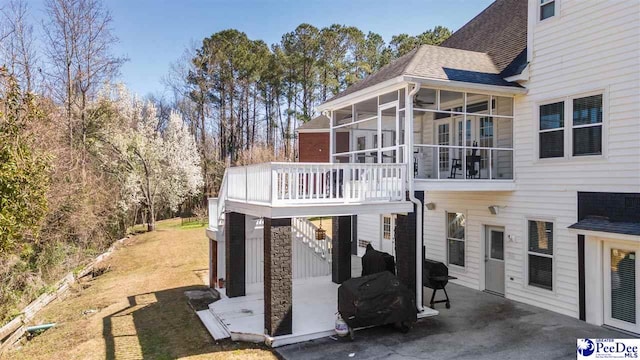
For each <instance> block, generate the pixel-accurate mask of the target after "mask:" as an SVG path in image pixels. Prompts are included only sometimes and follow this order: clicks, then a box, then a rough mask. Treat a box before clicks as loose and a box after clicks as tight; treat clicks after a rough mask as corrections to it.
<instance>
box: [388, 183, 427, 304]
mask: <svg viewBox="0 0 640 360" xmlns="http://www.w3.org/2000/svg"><path fill="white" fill-rule="evenodd" d="M415 197H416V198H418V199H419V200H420V201H422V202H423V203H424V191H416V192H415ZM407 200H408V196H407ZM423 206H424V204H423ZM422 214H423V216H424V209H423V212H422ZM416 217H417V209H416V206H415V205H414V206H413V212H411V213H408V214H398V215H396V228H395V235H396V237H395V238H396V270H397V276H398V279H400V281H401V282H402V283H403V284H404V285H406V286H407V287H408V288H409V290H411V292H413V293H414V294H415V292H416V255H417V254H416V241H420V244H423V243H424V242H423V241H422V239H419V240H418V239H416V237H417V233H416ZM420 220H421V221H420V223H421V224H423V221H422V220H423V219H420ZM421 226H423V225H421ZM423 236H424V234H423ZM421 247H422V246H421ZM421 252H422V251H421ZM419 256H422V255H419ZM420 271H422V269H420Z"/></svg>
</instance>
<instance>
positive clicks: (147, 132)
mask: <svg viewBox="0 0 640 360" xmlns="http://www.w3.org/2000/svg"><path fill="white" fill-rule="evenodd" d="M112 92H113V91H112V89H111V88H110V87H107V88H106V90H105V91H103V94H102V96H101V100H99V104H98V105H97V106H96V109H101V110H96V112H95V113H96V114H100V115H98V116H103V117H108V118H110V119H109V120H108V123H109V126H107V127H106V129H105V130H104V132H103V134H102V135H101V136H100V137H99V138H100V140H101V141H100V142H101V143H102V144H100V145H99V146H98V147H99V151H98V153H99V154H100V156H101V157H102V158H103V159H104V161H103V163H104V164H105V166H106V167H107V168H108V170H109V171H110V172H112V173H114V174H115V175H116V177H117V178H118V179H119V180H120V182H121V183H122V185H123V186H122V189H123V190H122V192H123V194H122V196H121V198H122V199H123V200H122V201H121V208H122V209H123V210H125V211H126V210H127V209H128V208H129V207H131V206H133V205H143V206H144V207H145V208H146V209H147V211H148V214H149V220H148V230H149V231H153V230H154V229H155V219H156V212H157V210H158V206H159V205H160V204H164V205H166V206H168V207H169V208H170V209H171V210H172V211H176V210H177V209H178V206H179V205H180V204H182V203H183V202H184V201H185V200H186V199H187V198H188V197H190V196H195V195H197V194H198V193H199V192H200V191H201V189H202V186H203V184H204V182H203V178H202V171H201V167H200V162H201V159H200V155H199V153H198V150H197V147H196V143H195V139H194V137H193V135H192V134H191V133H190V132H189V130H188V129H187V127H186V125H185V124H184V122H183V120H182V117H181V116H180V115H179V114H178V113H176V112H172V113H171V115H170V116H169V121H168V122H167V124H166V127H164V128H160V127H161V126H160V125H159V124H161V121H160V119H159V117H158V114H157V111H156V107H155V106H154V104H153V103H151V102H149V101H147V102H143V101H141V100H140V99H137V98H135V97H132V96H131V95H130V94H129V92H128V91H127V90H126V88H124V86H122V85H119V86H117V87H116V90H115V94H112Z"/></svg>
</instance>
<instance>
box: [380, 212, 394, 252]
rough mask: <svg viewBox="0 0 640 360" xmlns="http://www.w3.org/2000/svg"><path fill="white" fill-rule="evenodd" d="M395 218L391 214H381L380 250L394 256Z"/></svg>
mask: <svg viewBox="0 0 640 360" xmlns="http://www.w3.org/2000/svg"><path fill="white" fill-rule="evenodd" d="M395 230H396V218H395V216H394V215H393V214H388V215H382V238H381V239H380V241H381V244H380V250H381V251H383V252H386V253H388V254H391V255H393V256H396V246H395V245H396V231H395Z"/></svg>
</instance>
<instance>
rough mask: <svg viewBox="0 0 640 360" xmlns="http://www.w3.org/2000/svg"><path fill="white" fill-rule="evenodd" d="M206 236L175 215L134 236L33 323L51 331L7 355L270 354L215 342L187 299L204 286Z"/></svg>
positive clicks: (255, 356) (250, 356)
mask: <svg viewBox="0 0 640 360" xmlns="http://www.w3.org/2000/svg"><path fill="white" fill-rule="evenodd" d="M207 253H208V247H207V239H206V236H205V233H204V227H203V226H202V225H200V224H197V226H196V224H185V226H182V225H181V224H180V219H174V220H167V221H162V222H159V223H158V230H157V231H155V232H152V233H144V234H141V235H137V236H135V237H133V238H131V239H129V240H127V242H126V243H125V244H124V245H123V246H122V247H120V248H119V249H118V250H117V251H116V252H115V253H114V254H113V256H112V257H111V258H110V259H109V260H107V261H106V262H105V263H104V264H103V265H101V266H109V269H110V270H109V271H108V272H106V273H105V274H104V275H102V276H100V277H98V278H96V279H94V280H93V281H89V282H86V283H84V284H80V285H78V286H75V287H74V288H73V289H72V290H71V291H70V292H69V293H68V296H67V298H66V299H65V300H63V301H56V302H54V303H52V304H50V305H49V306H48V307H47V308H46V309H44V310H43V311H42V312H41V313H40V314H38V316H37V318H36V321H35V322H34V323H48V322H55V323H57V324H58V326H56V327H55V328H53V329H51V330H48V331H46V332H44V333H43V334H41V335H39V336H37V337H35V338H34V339H33V340H31V341H28V342H25V344H24V346H23V347H22V349H20V350H18V351H15V352H11V353H8V354H5V355H4V356H5V357H4V358H7V359H101V360H102V359H275V358H276V357H275V355H274V354H273V353H272V352H271V350H269V349H267V348H265V347H264V346H262V345H254V344H244V343H234V342H232V341H230V340H228V341H218V342H216V341H214V340H213V339H212V338H211V337H210V335H209V334H208V332H207V331H206V329H205V328H204V326H202V324H201V323H200V320H199V319H198V318H197V316H196V315H195V313H194V312H193V310H192V309H191V308H190V307H189V305H188V304H187V299H186V297H185V296H184V291H185V290H191V289H198V288H203V282H202V278H201V276H202V274H204V273H206V270H207Z"/></svg>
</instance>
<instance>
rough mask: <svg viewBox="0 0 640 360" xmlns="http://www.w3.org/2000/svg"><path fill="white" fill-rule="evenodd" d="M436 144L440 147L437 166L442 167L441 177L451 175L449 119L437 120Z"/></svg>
mask: <svg viewBox="0 0 640 360" xmlns="http://www.w3.org/2000/svg"><path fill="white" fill-rule="evenodd" d="M435 125H436V144H437V145H441V147H438V155H437V156H438V157H437V166H438V168H439V169H440V172H439V174H440V177H439V178H440V179H443V178H446V177H448V176H449V170H450V168H451V148H449V146H450V145H451V135H452V134H451V121H450V120H449V119H444V120H439V121H436V123H435Z"/></svg>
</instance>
